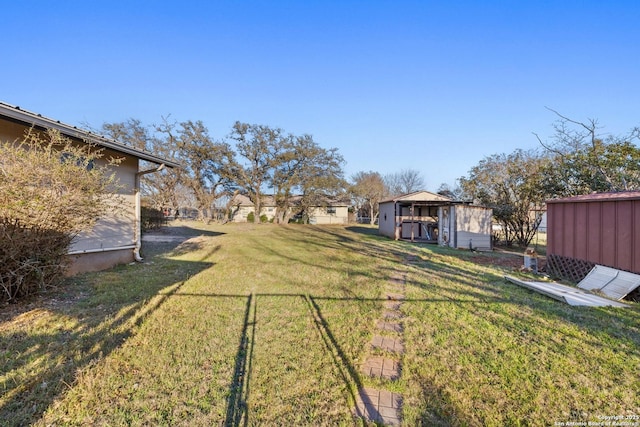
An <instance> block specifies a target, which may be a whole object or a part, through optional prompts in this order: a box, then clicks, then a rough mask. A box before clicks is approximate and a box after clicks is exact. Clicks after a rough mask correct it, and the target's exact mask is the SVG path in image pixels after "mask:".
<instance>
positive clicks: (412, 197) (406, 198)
mask: <svg viewBox="0 0 640 427" xmlns="http://www.w3.org/2000/svg"><path fill="white" fill-rule="evenodd" d="M390 202H393V203H396V202H449V203H452V202H453V200H451V199H450V198H448V197H445V196H442V195H440V194H436V193H432V192H430V191H414V192H413V193H408V194H403V195H401V196H396V197H393V198H391V199H386V200H382V201H380V203H390Z"/></svg>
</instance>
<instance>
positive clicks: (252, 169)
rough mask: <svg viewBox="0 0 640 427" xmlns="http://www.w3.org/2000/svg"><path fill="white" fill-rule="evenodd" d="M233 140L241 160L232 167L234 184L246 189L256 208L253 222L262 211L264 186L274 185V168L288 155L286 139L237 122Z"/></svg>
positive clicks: (277, 132) (276, 131)
mask: <svg viewBox="0 0 640 427" xmlns="http://www.w3.org/2000/svg"><path fill="white" fill-rule="evenodd" d="M231 139H233V140H235V141H236V150H237V154H238V155H239V156H240V157H241V158H242V159H241V160H240V161H238V160H235V159H234V161H233V163H232V173H233V176H234V179H235V182H236V183H237V184H238V186H239V187H241V188H242V189H244V190H245V191H246V193H247V196H248V197H249V200H251V202H252V203H253V205H254V207H255V216H254V222H258V221H259V219H260V214H261V211H262V195H263V191H264V188H263V187H265V186H267V185H269V184H272V183H273V175H272V174H273V172H274V167H275V165H276V164H277V160H276V159H278V158H279V157H280V156H282V155H283V154H282V153H283V152H284V151H286V147H287V144H288V141H287V138H286V137H285V136H283V135H282V130H281V129H278V128H275V129H272V128H270V127H268V126H264V125H255V124H254V125H250V124H247V123H241V122H236V123H235V124H234V125H233V129H232V132H231Z"/></svg>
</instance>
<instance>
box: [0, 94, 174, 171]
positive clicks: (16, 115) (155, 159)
mask: <svg viewBox="0 0 640 427" xmlns="http://www.w3.org/2000/svg"><path fill="white" fill-rule="evenodd" d="M0 117H5V118H7V119H9V120H12V121H16V122H20V123H23V124H25V125H27V126H34V127H36V128H41V129H56V130H58V131H60V132H61V133H62V134H63V135H65V136H67V137H71V138H77V139H80V140H83V141H88V142H91V143H93V144H96V145H98V146H100V147H103V148H108V149H110V150H114V151H117V152H119V153H123V154H128V155H131V156H134V157H137V158H139V159H142V160H146V161H149V162H152V163H155V164H158V165H160V164H164V165H165V166H167V167H170V168H175V167H179V166H180V165H179V164H178V163H176V162H173V161H170V160H167V159H163V158H162V157H159V156H156V155H155V154H152V153H149V152H147V151H144V150H139V149H137V148H134V147H131V146H129V145H125V144H122V143H121V142H118V141H116V140H115V139H110V138H107V137H105V136H103V135H98V134H96V133H93V132H90V131H87V130H84V129H80V128H78V127H76V126H72V125H69V124H66V123H62V122H61V121H60V120H54V119H50V118H48V117H44V116H43V115H41V114H36V113H33V112H31V111H27V110H23V109H22V108H20V107H17V106H14V105H10V104H7V103H4V102H0Z"/></svg>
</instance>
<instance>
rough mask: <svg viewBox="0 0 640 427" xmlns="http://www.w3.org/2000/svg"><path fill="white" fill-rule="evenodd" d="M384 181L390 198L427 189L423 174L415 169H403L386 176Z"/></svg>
mask: <svg viewBox="0 0 640 427" xmlns="http://www.w3.org/2000/svg"><path fill="white" fill-rule="evenodd" d="M383 179H384V183H385V186H386V188H387V196H389V197H394V196H400V195H402V194H408V193H413V192H415V191H420V190H422V189H424V187H425V184H424V178H423V177H422V174H421V173H420V172H419V171H417V170H415V169H403V170H401V171H400V172H396V173H392V174H388V175H385V176H384V178H383Z"/></svg>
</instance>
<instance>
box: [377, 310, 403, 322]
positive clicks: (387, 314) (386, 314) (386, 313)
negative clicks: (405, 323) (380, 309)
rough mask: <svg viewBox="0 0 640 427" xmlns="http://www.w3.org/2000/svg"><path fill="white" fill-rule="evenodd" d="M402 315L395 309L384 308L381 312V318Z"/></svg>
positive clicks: (393, 317)
mask: <svg viewBox="0 0 640 427" xmlns="http://www.w3.org/2000/svg"><path fill="white" fill-rule="evenodd" d="M402 317H404V315H403V314H402V313H401V312H399V311H397V310H385V311H384V313H382V318H383V319H385V320H391V319H402Z"/></svg>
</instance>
